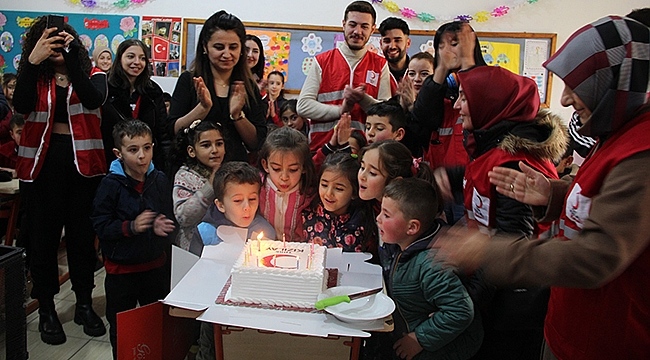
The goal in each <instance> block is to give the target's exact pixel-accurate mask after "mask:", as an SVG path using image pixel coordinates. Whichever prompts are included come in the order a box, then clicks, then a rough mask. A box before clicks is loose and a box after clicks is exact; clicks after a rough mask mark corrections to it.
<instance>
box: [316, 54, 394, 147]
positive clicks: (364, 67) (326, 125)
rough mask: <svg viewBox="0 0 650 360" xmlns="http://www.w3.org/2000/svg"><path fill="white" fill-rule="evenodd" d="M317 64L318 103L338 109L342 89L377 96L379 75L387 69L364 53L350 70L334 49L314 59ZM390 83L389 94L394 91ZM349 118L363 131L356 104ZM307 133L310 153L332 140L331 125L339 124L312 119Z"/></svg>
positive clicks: (379, 59) (381, 61)
mask: <svg viewBox="0 0 650 360" xmlns="http://www.w3.org/2000/svg"><path fill="white" fill-rule="evenodd" d="M316 62H317V63H318V66H320V68H321V70H322V74H323V75H322V79H321V84H320V89H319V90H318V96H317V100H318V102H320V103H323V104H331V105H341V104H342V103H343V89H345V85H350V86H351V87H357V86H359V85H361V84H365V85H366V94H368V95H370V96H371V97H373V98H375V99H376V98H377V96H378V95H379V84H380V83H381V81H380V80H381V71H382V69H383V68H384V66H387V65H386V59H384V58H383V57H381V56H379V55H377V54H375V53H373V52H371V51H367V52H366V54H365V55H364V56H363V58H362V59H361V60H359V62H358V63H357V65H356V66H355V67H354V69H352V68H350V64H349V63H348V62H347V60H346V59H345V57H344V56H343V54H341V50H339V49H338V48H337V49H333V50H330V51H327V52H324V53H322V54H319V55H317V56H316ZM393 86H394V83H393V82H391V93H394V92H395V91H396V88H393ZM350 115H351V117H352V125H351V126H352V128H353V129H357V130H359V131H365V123H366V113H365V112H364V111H363V109H362V108H361V106H360V105H359V104H355V105H354V107H352V110H351V111H350ZM311 120H312V123H311V129H310V133H309V147H310V149H311V150H312V151H317V150H318V149H320V148H321V147H322V146H323V145H324V144H325V143H326V142H328V141H329V139H330V138H331V137H332V133H333V129H334V125H336V122H337V121H338V120H334V121H319V119H311Z"/></svg>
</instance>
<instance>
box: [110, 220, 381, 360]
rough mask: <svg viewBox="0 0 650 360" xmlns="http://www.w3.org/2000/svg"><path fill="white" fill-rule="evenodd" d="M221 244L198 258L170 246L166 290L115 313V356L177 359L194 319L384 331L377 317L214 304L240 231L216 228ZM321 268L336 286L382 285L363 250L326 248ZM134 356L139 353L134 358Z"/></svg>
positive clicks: (315, 330)
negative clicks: (348, 318)
mask: <svg viewBox="0 0 650 360" xmlns="http://www.w3.org/2000/svg"><path fill="white" fill-rule="evenodd" d="M218 232H219V237H220V238H221V239H223V240H224V242H222V243H220V244H219V245H214V246H206V247H205V248H204V251H203V254H201V257H200V258H198V257H196V256H195V255H193V254H190V253H188V252H186V251H184V250H182V249H180V248H177V247H173V248H172V291H171V292H170V293H169V295H168V296H167V297H166V298H165V299H164V300H163V301H161V302H158V303H155V304H151V305H147V306H143V307H140V308H137V309H133V310H130V311H125V312H123V313H119V314H118V315H117V326H118V359H129V360H130V359H136V358H142V356H143V355H144V356H146V359H166V360H167V359H183V358H184V357H185V354H187V351H188V349H189V347H190V345H191V341H192V340H193V339H188V336H190V337H191V334H192V327H193V326H195V324H194V323H195V322H194V320H193V319H194V318H196V319H198V320H201V321H207V322H210V323H215V324H221V325H229V326H236V327H242V328H250V329H258V330H264V331H271V332H282V333H288V334H296V335H308V336H319V337H328V336H350V337H368V336H370V334H369V333H368V332H366V331H365V330H378V331H385V330H386V328H385V326H384V321H383V319H380V320H375V321H369V322H363V323H344V322H341V321H339V320H338V319H336V318H335V317H333V316H332V315H330V314H327V313H324V312H315V313H307V312H295V311H280V310H273V309H260V308H251V307H242V306H233V305H223V304H216V303H215V300H216V299H217V297H218V295H219V293H220V292H221V290H222V288H223V286H224V285H225V283H226V281H227V280H228V277H229V276H230V270H231V268H232V266H233V264H234V262H235V260H236V259H237V257H238V256H239V254H240V252H241V249H242V248H243V246H244V243H245V238H246V230H245V229H240V228H235V227H229V226H221V227H219V229H218ZM326 258H327V260H326V267H327V268H337V269H338V271H339V285H356V286H364V287H367V288H376V287H380V286H382V283H383V280H382V275H381V267H379V266H378V265H373V264H369V263H367V262H366V260H368V259H369V258H370V255H369V254H363V253H343V252H342V251H341V249H328V250H327V255H326ZM139 356H140V357H139Z"/></svg>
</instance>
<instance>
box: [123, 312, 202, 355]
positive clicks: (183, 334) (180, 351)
mask: <svg viewBox="0 0 650 360" xmlns="http://www.w3.org/2000/svg"><path fill="white" fill-rule="evenodd" d="M195 323H196V321H195V320H194V319H191V318H187V317H175V316H172V315H170V306H169V305H165V304H163V303H162V302H160V301H159V302H155V303H153V304H149V305H145V306H141V307H139V308H136V309H133V310H129V311H124V312H121V313H119V314H117V351H118V353H117V358H118V359H120V360H122V359H124V360H127V359H128V360H132V359H147V360H149V359H153V360H163V359H165V360H167V359H171V360H175V359H179V360H180V359H184V358H185V355H187V352H188V350H189V348H190V346H191V345H192V343H193V341H194V340H195V339H193V336H192V335H193V331H192V329H193V328H195V327H196V325H195Z"/></svg>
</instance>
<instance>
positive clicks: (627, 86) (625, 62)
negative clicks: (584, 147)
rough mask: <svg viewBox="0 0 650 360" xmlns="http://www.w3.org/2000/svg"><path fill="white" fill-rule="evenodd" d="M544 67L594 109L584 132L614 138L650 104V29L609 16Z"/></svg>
mask: <svg viewBox="0 0 650 360" xmlns="http://www.w3.org/2000/svg"><path fill="white" fill-rule="evenodd" d="M544 66H545V67H546V68H547V69H548V70H549V71H552V72H553V73H555V74H556V75H557V76H559V77H560V78H561V79H562V80H563V81H564V83H565V84H566V86H568V87H569V88H571V89H572V90H573V91H574V92H575V93H576V94H577V95H578V96H579V97H580V99H581V100H582V101H583V102H584V103H585V105H586V106H587V108H588V109H589V110H591V117H590V118H589V119H583V120H586V121H585V124H584V126H583V127H582V128H581V129H580V134H582V135H586V136H591V137H598V136H603V135H607V134H610V133H612V132H615V131H616V130H618V129H620V128H621V127H622V126H623V125H624V124H625V123H627V122H629V121H630V120H632V118H633V117H634V114H635V112H636V111H637V110H638V109H639V107H640V106H641V105H643V104H645V103H646V101H647V96H648V84H649V74H650V29H648V27H646V26H645V25H643V24H641V23H640V22H638V21H636V20H634V19H630V18H626V17H620V16H607V17H604V18H602V19H600V20H597V21H595V22H593V23H591V24H589V25H585V26H584V27H582V28H581V29H579V30H578V31H576V32H575V33H574V34H573V35H571V37H570V38H569V39H568V40H567V41H566V42H565V43H564V45H562V47H561V48H560V50H558V51H557V52H556V53H555V54H554V55H553V56H552V57H551V58H550V59H549V60H547V61H546V62H545V63H544Z"/></svg>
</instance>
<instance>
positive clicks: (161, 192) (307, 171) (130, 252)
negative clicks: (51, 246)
mask: <svg viewBox="0 0 650 360" xmlns="http://www.w3.org/2000/svg"><path fill="white" fill-rule="evenodd" d="M373 109H375V110H374V112H373V111H371V112H370V114H369V117H368V129H367V133H366V135H367V138H368V143H369V144H368V146H366V147H363V148H361V149H360V152H359V153H358V154H353V153H352V149H351V147H345V148H344V149H343V150H337V151H334V152H333V153H331V154H329V155H327V156H326V157H325V158H324V160H322V161H319V160H318V157H314V159H317V161H316V163H315V162H314V159H313V158H312V153H311V152H310V150H309V143H308V139H307V137H306V136H305V134H304V133H302V132H300V131H298V130H297V129H295V128H292V127H289V126H284V127H282V128H279V129H277V130H274V131H272V132H271V133H270V134H269V135H268V136H267V139H266V141H265V143H264V145H263V146H262V148H261V150H260V152H259V154H258V155H259V159H260V160H259V167H258V168H255V167H254V166H252V165H250V164H248V163H245V162H236V161H233V162H226V163H222V161H223V158H224V155H225V147H224V140H223V136H224V134H223V130H222V129H221V127H220V125H219V124H215V123H212V122H209V121H198V120H197V121H195V122H194V123H192V125H191V126H190V127H188V128H187V129H184V130H183V131H181V132H179V133H178V135H177V138H176V146H175V149H176V155H180V154H182V157H183V158H184V164H183V165H182V166H181V167H180V169H179V170H178V171H177V172H176V174H175V179H174V185H173V189H169V187H168V186H167V185H168V184H169V182H168V181H167V180H165V175H164V174H163V173H162V172H160V171H158V170H155V169H154V168H153V166H152V162H151V158H152V135H151V130H150V129H149V128H148V127H147V126H146V124H144V123H142V122H140V121H139V120H131V121H127V122H123V123H120V125H119V126H116V128H115V130H114V132H113V134H114V140H115V144H116V149H114V150H113V151H114V152H115V154H116V156H117V160H115V161H114V162H113V163H112V164H111V167H110V174H109V175H108V176H107V177H106V178H105V179H104V180H103V181H102V183H101V185H100V188H99V190H98V192H97V197H96V199H95V204H94V205H95V209H94V213H93V216H92V219H93V222H94V225H95V229H96V231H97V234H98V236H99V239H100V243H101V247H102V252H103V254H104V261H105V263H106V264H108V265H107V270H108V266H110V267H111V269H112V270H115V269H118V270H119V271H117V272H116V271H111V274H108V271H107V283H106V284H107V285H106V287H107V288H106V290H107V318H108V320H109V323H110V325H111V330H110V334H111V340H112V341H114V339H115V337H116V329H115V315H116V313H117V312H119V311H123V310H127V309H129V308H133V307H135V306H136V302H139V303H140V304H141V305H142V304H146V303H149V302H151V301H154V300H155V299H157V298H159V297H164V295H165V293H166V292H167V291H168V290H169V289H168V283H165V282H161V281H159V280H160V274H159V271H160V269H161V267H162V266H164V264H165V262H166V258H165V251H164V249H165V247H166V246H168V245H169V244H170V242H171V239H170V235H171V234H172V233H174V230H175V225H174V224H175V223H177V224H178V227H179V230H178V233H177V235H176V240H175V243H176V244H177V245H178V246H180V247H182V248H184V249H186V250H189V251H191V252H193V253H195V254H199V255H200V252H201V251H202V248H203V246H206V245H215V244H218V243H219V242H221V240H220V239H219V238H218V236H217V232H216V228H218V227H219V226H221V225H231V226H237V227H242V228H248V230H249V233H251V234H252V233H253V232H255V233H259V232H260V231H263V232H264V234H265V237H268V238H275V239H283V238H284V239H286V240H287V241H313V242H314V243H317V244H321V245H324V246H327V247H341V248H342V249H343V250H344V251H367V252H370V253H372V254H373V255H374V258H373V261H375V262H380V261H381V262H383V265H384V269H385V271H386V274H393V276H390V277H387V281H389V286H388V291H389V295H391V296H393V298H394V299H395V301H396V303H397V306H398V309H402V311H405V310H406V309H407V308H408V307H409V306H410V302H411V301H413V300H414V299H415V298H414V296H416V294H409V295H405V294H404V291H407V292H411V291H413V290H400V291H398V292H397V293H393V288H394V289H400V287H401V286H402V282H403V281H405V280H404V279H402V278H401V277H399V278H396V277H395V276H394V275H395V274H399V273H401V272H402V271H405V272H406V273H407V274H408V277H409V278H411V280H412V281H414V280H413V279H418V278H420V277H421V276H422V275H425V274H432V275H426V276H427V279H430V282H429V281H427V282H424V283H422V284H420V285H418V286H422V287H423V289H425V290H426V291H425V292H424V293H422V292H420V291H417V294H419V295H417V296H423V298H422V299H421V300H418V303H421V305H422V310H421V311H419V312H417V313H411V310H408V311H406V312H405V313H404V312H403V314H405V316H406V318H404V319H401V320H400V321H404V324H405V325H406V327H405V328H404V329H402V330H404V332H403V333H395V334H396V335H397V336H396V337H395V339H394V340H395V341H397V342H396V343H395V344H396V349H397V351H398V353H399V352H401V351H404V352H405V353H409V354H416V353H418V352H420V351H425V352H432V353H434V352H435V351H438V350H439V349H441V348H443V347H445V346H448V344H449V343H452V342H458V341H461V340H454V339H455V338H456V335H458V334H461V333H465V332H467V333H468V334H469V335H468V336H469V338H471V339H474V340H475V339H480V328H478V329H477V328H476V326H470V325H472V324H474V323H475V322H474V321H473V319H474V311H473V306H472V304H471V301H470V300H468V299H469V296H468V295H467V292H466V290H465V289H464V287H463V285H462V284H461V283H460V280H458V278H457V277H456V275H454V272H453V271H452V270H450V269H447V268H445V269H443V268H441V267H440V265H439V264H438V265H436V264H434V263H432V262H431V261H424V259H425V256H426V255H424V254H426V252H427V251H426V250H428V248H429V244H430V243H431V241H432V240H433V238H434V236H435V234H436V233H437V232H438V231H439V229H440V227H441V221H439V220H436V218H437V215H439V214H440V213H441V210H442V201H441V197H440V195H439V190H438V188H437V186H436V184H435V181H434V177H433V172H432V171H431V169H430V168H429V167H428V166H427V165H426V164H425V163H421V162H419V161H414V159H413V157H412V155H411V152H410V151H409V150H408V148H407V147H406V146H405V145H403V144H401V143H400V142H398V141H396V140H399V139H400V136H401V135H402V134H403V126H402V124H403V121H404V119H403V112H402V113H401V114H400V112H399V111H397V109H400V110H401V107H400V105H399V104H394V103H390V102H388V103H380V104H378V105H377V106H375V107H373ZM294 114H295V112H294ZM283 116H284V113H283ZM342 123H343V122H342ZM350 138H351V137H350ZM316 174H317V177H316V176H315V175H316ZM389 189H393V190H392V191H389ZM168 194H171V195H172V196H167V195H168ZM423 194H429V195H430V196H423ZM414 199H417V201H415V200H414ZM432 209H434V210H436V211H431V210H432ZM173 219H175V221H174V220H173ZM380 239H381V241H383V244H384V245H383V247H382V250H379V243H380ZM412 244H419V245H417V246H416V247H413V246H411V245H412ZM380 253H384V254H390V255H389V256H382V257H381V259H380V256H379V254H380ZM400 253H405V254H406V253H409V254H411V255H409V256H407V257H403V258H400V255H399V254H400ZM420 253H421V254H420ZM415 254H420V255H417V256H416V255H415ZM416 258H417V259H419V260H417V261H418V262H420V264H419V265H417V266H416V267H413V268H411V265H410V264H411V260H410V259H416ZM125 264H128V265H125ZM402 267H404V268H402ZM402 269H403V270H402ZM396 271H398V272H396ZM416 272H422V274H420V275H417V274H415V273H416ZM400 276H401V275H400ZM153 278H156V280H154V279H153ZM163 278H164V277H163ZM164 279H165V278H164ZM109 280H110V281H109ZM440 281H444V284H443V283H440ZM143 283H146V284H148V286H147V287H142V286H141V285H142V284H143ZM393 283H394V285H393ZM109 285H111V286H109ZM153 287H157V289H156V290H155V291H153V289H152V288H153ZM449 287H453V288H454V296H452V295H451V294H450V293H449V292H448V288H449ZM118 289H119V291H118ZM127 289H131V291H126V290H127ZM125 292H126V293H129V295H128V296H127V295H124V293H125ZM118 294H119V295H118ZM402 296H405V297H404V299H406V300H405V302H402ZM397 313H399V312H397ZM429 314H436V315H435V316H434V317H431V316H429ZM437 317H442V318H444V319H447V320H446V321H450V326H451V324H453V327H452V328H450V327H447V326H446V327H444V332H446V334H444V335H443V334H440V336H437V335H435V333H436V331H443V330H442V329H438V330H436V326H434V325H433V324H434V322H435V321H437ZM451 319H453V320H451ZM423 321H424V322H423ZM406 329H408V331H406ZM205 331H209V329H205ZM202 332H203V331H202ZM452 334H453V336H452ZM202 338H205V339H208V340H207V342H206V343H204V344H202V345H205V346H208V347H209V346H210V344H209V343H210V342H211V341H210V340H211V337H210V336H209V335H207V336H203V335H202ZM459 339H464V340H462V341H464V343H463V344H467V341H468V340H467V339H465V338H464V337H461V338H459ZM418 346H419V347H418ZM423 346H424V348H423ZM423 349H424V350H423ZM445 349H448V348H447V347H445ZM462 349H463V351H468V350H466V349H467V348H466V347H462ZM445 351H446V350H445Z"/></svg>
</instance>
